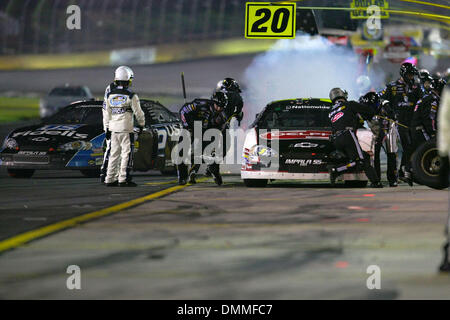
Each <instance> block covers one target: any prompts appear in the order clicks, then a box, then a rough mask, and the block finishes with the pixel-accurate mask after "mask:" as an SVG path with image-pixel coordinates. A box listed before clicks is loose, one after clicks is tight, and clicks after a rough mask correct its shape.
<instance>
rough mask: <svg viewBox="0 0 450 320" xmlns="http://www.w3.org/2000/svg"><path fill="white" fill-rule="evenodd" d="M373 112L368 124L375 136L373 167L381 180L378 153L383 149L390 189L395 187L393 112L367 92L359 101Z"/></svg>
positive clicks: (395, 160)
mask: <svg viewBox="0 0 450 320" xmlns="http://www.w3.org/2000/svg"><path fill="white" fill-rule="evenodd" d="M359 102H360V103H362V104H365V105H367V106H369V107H372V109H373V110H374V111H375V117H374V118H373V119H372V120H371V121H370V122H369V123H370V128H371V130H372V133H373V134H374V136H375V152H374V167H375V172H376V173H377V176H378V177H379V178H380V179H381V164H380V153H381V149H382V148H383V149H384V152H385V153H386V157H387V172H386V176H387V180H388V182H389V186H390V187H397V186H398V182H397V150H398V146H397V136H398V133H397V127H396V125H395V123H394V121H393V120H392V119H393V118H394V115H393V111H392V109H391V108H390V106H389V102H388V101H384V103H383V104H382V103H381V100H380V97H379V96H378V95H377V94H376V93H375V92H368V93H366V94H365V95H364V96H362V97H361V98H360V99H359Z"/></svg>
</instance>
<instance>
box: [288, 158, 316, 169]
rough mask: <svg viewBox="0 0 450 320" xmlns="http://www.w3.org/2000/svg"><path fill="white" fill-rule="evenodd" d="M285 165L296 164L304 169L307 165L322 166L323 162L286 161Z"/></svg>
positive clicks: (305, 160)
mask: <svg viewBox="0 0 450 320" xmlns="http://www.w3.org/2000/svg"><path fill="white" fill-rule="evenodd" d="M284 163H285V164H297V165H299V166H301V167H306V166H309V165H315V166H318V165H322V164H323V161H322V160H321V159H286V160H285V161H284Z"/></svg>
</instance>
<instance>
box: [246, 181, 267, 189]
mask: <svg viewBox="0 0 450 320" xmlns="http://www.w3.org/2000/svg"><path fill="white" fill-rule="evenodd" d="M267 182H268V180H267V179H244V184H245V186H247V187H250V188H264V187H265V186H267Z"/></svg>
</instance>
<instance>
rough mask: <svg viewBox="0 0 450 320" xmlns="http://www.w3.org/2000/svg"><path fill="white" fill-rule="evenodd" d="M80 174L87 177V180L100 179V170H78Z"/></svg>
mask: <svg viewBox="0 0 450 320" xmlns="http://www.w3.org/2000/svg"><path fill="white" fill-rule="evenodd" d="M80 172H81V173H82V174H83V176H85V177H88V178H98V177H100V169H85V170H80Z"/></svg>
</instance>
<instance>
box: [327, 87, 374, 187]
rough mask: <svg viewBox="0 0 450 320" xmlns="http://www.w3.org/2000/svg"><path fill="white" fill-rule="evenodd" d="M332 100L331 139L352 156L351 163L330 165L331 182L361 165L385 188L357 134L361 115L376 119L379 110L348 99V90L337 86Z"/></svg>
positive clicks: (369, 176) (368, 176)
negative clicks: (375, 110) (376, 112)
mask: <svg viewBox="0 0 450 320" xmlns="http://www.w3.org/2000/svg"><path fill="white" fill-rule="evenodd" d="M329 96H330V100H331V102H332V103H333V107H332V109H331V111H330V113H329V115H328V116H329V119H330V121H331V127H332V135H331V140H332V142H333V144H334V146H335V148H336V149H337V150H338V151H341V152H343V153H344V154H345V155H346V156H347V158H348V159H349V163H348V164H346V165H341V166H332V167H330V168H329V173H330V181H331V184H334V182H335V180H336V178H337V177H338V176H339V175H340V174H342V173H344V172H345V171H346V170H348V169H349V168H351V167H355V166H360V167H362V168H363V169H364V172H365V173H366V176H367V178H369V180H370V182H371V184H370V187H372V188H382V187H383V185H382V184H381V183H380V179H379V178H378V176H377V174H376V172H375V169H374V168H373V167H372V166H371V165H370V158H369V155H368V154H367V153H366V152H364V151H362V149H361V146H360V144H359V142H358V138H357V137H356V129H357V127H358V124H359V119H360V118H359V116H358V114H359V115H360V116H361V117H362V118H363V119H366V120H370V119H372V117H373V116H374V115H375V112H374V111H373V110H372V109H371V108H370V107H369V106H366V105H363V104H360V103H358V102H356V101H347V96H348V94H347V92H346V91H344V90H342V89H341V88H333V89H331V91H330V95H329Z"/></svg>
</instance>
